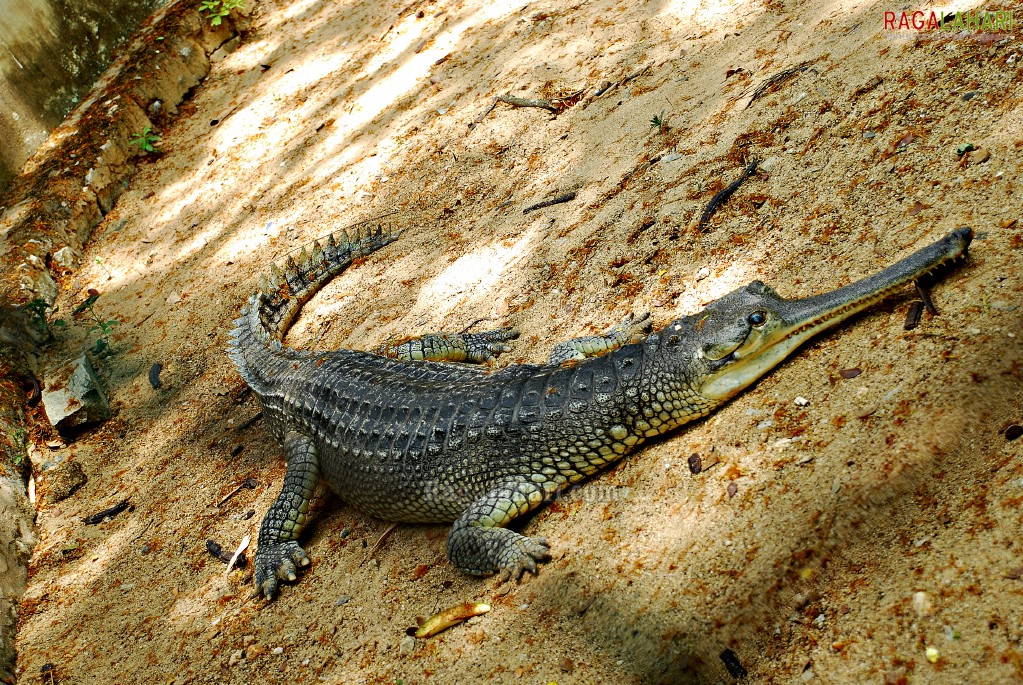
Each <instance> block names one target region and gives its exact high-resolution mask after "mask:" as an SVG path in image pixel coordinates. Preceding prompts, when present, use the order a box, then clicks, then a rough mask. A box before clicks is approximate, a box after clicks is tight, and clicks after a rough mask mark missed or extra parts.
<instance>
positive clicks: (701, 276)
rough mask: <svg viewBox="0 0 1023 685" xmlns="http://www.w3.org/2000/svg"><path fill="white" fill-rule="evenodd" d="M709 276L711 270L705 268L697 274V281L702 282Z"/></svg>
mask: <svg viewBox="0 0 1023 685" xmlns="http://www.w3.org/2000/svg"><path fill="white" fill-rule="evenodd" d="M708 276H710V269H708V268H707V267H703V268H701V269H700V270H699V271H697V272H696V280H698V281H702V280H703V279H705V278H707V277H708Z"/></svg>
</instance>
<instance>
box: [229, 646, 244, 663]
mask: <svg viewBox="0 0 1023 685" xmlns="http://www.w3.org/2000/svg"><path fill="white" fill-rule="evenodd" d="M244 658H245V653H244V652H242V650H240V649H239V650H236V651H234V652H231V658H230V659H228V660H227V665H228V666H236V665H237V664H238V662H239V661H241V660H242V659H244Z"/></svg>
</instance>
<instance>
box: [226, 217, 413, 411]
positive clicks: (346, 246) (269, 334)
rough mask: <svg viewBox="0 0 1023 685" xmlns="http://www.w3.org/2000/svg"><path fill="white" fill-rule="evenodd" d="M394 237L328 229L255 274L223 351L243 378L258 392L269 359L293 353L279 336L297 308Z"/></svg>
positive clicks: (393, 234)
mask: <svg viewBox="0 0 1023 685" xmlns="http://www.w3.org/2000/svg"><path fill="white" fill-rule="evenodd" d="M397 239H398V233H397V232H395V231H390V230H385V229H384V228H383V227H382V226H377V227H376V228H375V229H373V228H369V229H367V230H357V231H356V232H355V233H354V235H349V234H348V233H347V232H345V231H337V232H336V233H332V234H331V235H330V236H329V237H328V238H327V239H326V241H321V240H316V241H314V242H313V243H312V244H310V245H307V246H305V247H303V248H302V249H301V251H300V252H299V254H298V257H297V259H296V258H292V257H290V256H289V257H287V259H285V260H284V262H283V263H281V264H279V265H278V264H271V265H270V269H269V271H267V272H265V273H263V275H262V276H261V277H260V279H259V289H258V290H257V291H256V292H255V293H253V294H252V296H250V297H249V302H248V304H247V305H246V306H245V307H243V308H242V315H241V316H240V317H239V318H237V319H235V321H234V324H235V326H234V329H233V330H232V331H231V340H230V342H229V343H228V348H227V353H228V356H230V357H231V360H232V361H233V362H234V363H235V366H237V367H238V372H239V373H240V374H241V376H242V378H244V379H245V382H246V383H248V384H249V385H250V386H252V388H253V389H255V390H256V391H257V392H258V391H259V390H260V389H261V388H262V387H263V386H264V385H265V382H266V379H267V378H268V377H269V376H271V375H273V373H274V371H275V369H272V368H268V367H270V366H273V365H274V363H273V361H272V360H273V359H277V360H285V359H287V358H290V357H292V356H294V355H295V354H297V353H296V352H294V351H293V350H290V349H289V348H287V347H284V346H283V345H282V344H281V341H282V340H283V339H284V335H285V333H287V331H288V328H289V327H290V326H291V322H292V321H293V320H294V319H295V315H296V314H298V311H299V309H301V308H302V305H303V304H305V303H306V302H307V301H308V300H309V298H311V297H312V296H313V295H315V294H316V292H317V291H318V290H319V289H320V288H322V287H323V286H324V285H325V284H326V283H327V282H328V281H330V279H332V278H333V277H334V276H337V275H338V274H339V273H341V272H342V271H344V270H345V269H346V268H348V266H349V265H350V264H351V263H352V262H353V261H355V260H356V259H358V258H360V257H364V256H366V255H368V254H370V253H371V252H374V251H376V250H379V249H380V248H381V247H383V246H384V245H387V244H389V243H392V242H394V241H395V240H397Z"/></svg>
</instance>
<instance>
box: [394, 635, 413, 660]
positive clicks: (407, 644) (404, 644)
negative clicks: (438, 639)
mask: <svg viewBox="0 0 1023 685" xmlns="http://www.w3.org/2000/svg"><path fill="white" fill-rule="evenodd" d="M415 648H416V639H415V638H414V637H412V636H411V635H409V636H407V637H405V638H402V641H401V644H400V645H399V646H398V652H400V653H401V655H402V656H408V655H409V654H411V653H412V652H413V651H414V650H415Z"/></svg>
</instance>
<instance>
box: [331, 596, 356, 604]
mask: <svg viewBox="0 0 1023 685" xmlns="http://www.w3.org/2000/svg"><path fill="white" fill-rule="evenodd" d="M351 601H352V596H351V595H341V596H340V597H338V598H337V604H336V605H335V606H339V607H343V606H344V605H345V604H348V603H349V602H351Z"/></svg>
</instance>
